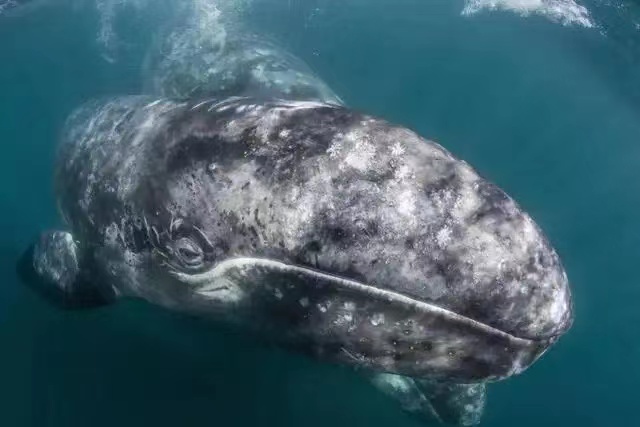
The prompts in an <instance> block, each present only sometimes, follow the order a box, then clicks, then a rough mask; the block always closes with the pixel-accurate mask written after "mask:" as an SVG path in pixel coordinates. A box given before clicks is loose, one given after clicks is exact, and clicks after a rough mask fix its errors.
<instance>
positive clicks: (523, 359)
mask: <svg viewBox="0 0 640 427" xmlns="http://www.w3.org/2000/svg"><path fill="white" fill-rule="evenodd" d="M174 275H175V276H176V278H177V279H178V280H180V281H181V282H183V283H185V284H187V285H189V286H190V288H191V289H192V292H193V293H192V295H193V299H192V308H193V309H194V310H195V311H198V312H199V313H201V314H204V315H206V314H207V313H209V312H212V313H213V312H215V313H219V312H220V306H226V307H228V309H227V310H226V312H227V314H228V315H229V316H230V317H232V318H234V319H235V320H237V321H239V322H240V323H242V324H243V325H245V326H248V327H249V328H250V329H253V330H255V331H256V332H258V333H259V334H261V335H263V336H267V337H269V338H271V339H274V340H276V341H278V342H279V343H280V344H282V345H284V346H287V347H291V348H294V349H296V350H298V351H302V352H304V353H307V354H311V355H313V356H315V357H317V358H319V359H321V360H325V361H330V362H336V363H342V364H348V365H354V366H357V367H360V368H365V369H371V370H376V371H384V372H390V373H396V374H401V375H407V376H412V377H429V378H435V379H443V380H448V381H457V382H461V383H464V382H466V383H473V382H484V381H494V380H500V379H503V378H506V377H509V376H511V375H514V374H517V373H520V372H521V371H523V370H524V369H526V368H527V367H528V366H529V365H531V364H532V363H533V362H534V361H535V360H537V359H538V358H539V357H540V356H541V355H542V354H543V353H544V352H545V351H546V349H547V348H548V347H549V346H550V345H551V344H553V343H554V342H555V338H553V337H552V338H550V339H544V340H530V339H523V338H518V337H515V336H513V335H510V334H508V333H506V332H503V331H501V330H499V329H496V328H494V327H491V326H489V325H486V324H483V323H481V322H477V321H475V320H473V319H471V318H468V317H465V316H462V315H460V314H457V313H455V312H452V311H449V310H446V309H443V308H441V307H438V306H436V305H434V304H430V303H428V302H424V301H420V300H417V299H415V298H412V297H409V296H406V295H403V294H401V293H398V292H394V291H391V290H387V289H381V288H379V287H375V286H371V285H368V284H366V283H362V282H358V281H354V280H350V279H347V278H343V277H340V276H337V275H333V274H330V273H326V272H323V271H318V270H315V269H312V268H308V267H304V266H299V265H292V264H287V263H284V262H281V261H279V260H273V259H265V258H249V257H246V258H233V259H229V260H225V261H223V262H221V263H219V264H218V265H217V266H215V268H213V269H211V270H209V271H207V272H204V273H200V274H195V275H188V274H184V273H179V272H176V273H174Z"/></svg>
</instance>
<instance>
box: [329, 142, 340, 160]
mask: <svg viewBox="0 0 640 427" xmlns="http://www.w3.org/2000/svg"><path fill="white" fill-rule="evenodd" d="M341 151H342V145H341V144H340V142H339V141H335V142H334V143H333V144H331V146H330V147H329V148H327V154H328V155H329V158H331V159H335V158H336V157H338V156H339V155H340V152H341Z"/></svg>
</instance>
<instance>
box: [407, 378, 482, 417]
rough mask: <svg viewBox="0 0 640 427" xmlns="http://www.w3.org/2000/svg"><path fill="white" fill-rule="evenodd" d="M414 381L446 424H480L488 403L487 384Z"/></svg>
mask: <svg viewBox="0 0 640 427" xmlns="http://www.w3.org/2000/svg"><path fill="white" fill-rule="evenodd" d="M414 381H415V383H416V385H417V387H418V389H420V390H421V391H422V393H423V394H424V396H425V397H426V398H427V400H429V403H430V404H431V407H432V408H433V409H434V411H435V412H436V413H437V415H438V417H439V418H440V420H441V421H442V422H443V423H444V424H449V425H457V426H472V425H476V424H478V423H480V419H481V418H482V414H483V412H484V407H485V404H486V401H487V390H486V385H485V384H455V383H444V382H437V381H432V380H426V379H414Z"/></svg>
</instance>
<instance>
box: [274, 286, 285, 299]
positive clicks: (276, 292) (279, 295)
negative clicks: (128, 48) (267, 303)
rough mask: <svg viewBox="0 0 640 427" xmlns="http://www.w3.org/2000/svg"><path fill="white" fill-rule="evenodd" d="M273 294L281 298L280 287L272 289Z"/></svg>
mask: <svg viewBox="0 0 640 427" xmlns="http://www.w3.org/2000/svg"><path fill="white" fill-rule="evenodd" d="M273 295H275V297H276V298H278V299H282V297H283V296H284V295H283V294H282V291H281V290H280V288H275V289H274V290H273Z"/></svg>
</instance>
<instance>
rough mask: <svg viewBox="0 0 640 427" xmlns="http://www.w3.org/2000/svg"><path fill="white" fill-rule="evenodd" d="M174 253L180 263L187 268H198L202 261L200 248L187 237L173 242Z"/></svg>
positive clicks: (202, 255) (202, 254) (202, 256)
mask: <svg viewBox="0 0 640 427" xmlns="http://www.w3.org/2000/svg"><path fill="white" fill-rule="evenodd" d="M174 253H175V254H176V257H177V258H178V259H179V260H180V262H181V263H182V264H183V265H185V266H187V267H198V266H200V265H202V263H203V261H204V253H203V251H202V248H201V247H200V246H199V245H198V244H197V243H196V242H194V241H193V240H191V239H190V238H188V237H183V238H181V239H178V240H177V241H176V242H175V250H174Z"/></svg>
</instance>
